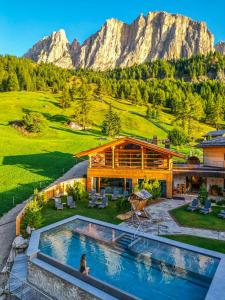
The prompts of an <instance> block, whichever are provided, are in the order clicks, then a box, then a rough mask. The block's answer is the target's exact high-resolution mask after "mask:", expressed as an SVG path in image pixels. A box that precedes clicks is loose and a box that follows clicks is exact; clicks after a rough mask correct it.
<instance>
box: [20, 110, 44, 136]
mask: <svg viewBox="0 0 225 300" xmlns="http://www.w3.org/2000/svg"><path fill="white" fill-rule="evenodd" d="M23 125H24V127H25V129H26V130H27V131H29V132H35V133H38V132H42V131H43V130H44V129H45V127H46V120H45V118H44V117H43V116H42V115H41V114H39V113H36V112H28V113H26V114H25V115H24V116H23Z"/></svg>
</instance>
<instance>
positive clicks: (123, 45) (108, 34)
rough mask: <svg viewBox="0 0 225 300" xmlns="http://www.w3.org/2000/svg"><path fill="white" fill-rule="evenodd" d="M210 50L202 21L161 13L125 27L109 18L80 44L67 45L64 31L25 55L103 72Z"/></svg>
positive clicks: (210, 38)
mask: <svg viewBox="0 0 225 300" xmlns="http://www.w3.org/2000/svg"><path fill="white" fill-rule="evenodd" d="M213 50H214V37H213V35H212V34H211V33H210V32H209V30H208V29H207V27H206V24H205V23H204V22H195V21H193V20H191V19H190V18H188V17H185V16H182V15H176V14H169V13H165V12H152V13H149V14H148V15H147V16H144V15H140V16H139V17H138V18H137V19H136V20H135V21H134V22H133V23H132V24H130V25H128V24H125V23H123V22H121V21H118V20H116V19H109V20H107V21H106V23H105V24H104V25H103V26H102V27H101V29H100V30H99V31H98V32H97V33H95V34H94V35H92V36H90V37H89V38H88V39H87V40H86V41H85V42H84V43H83V45H81V46H80V45H79V43H78V42H77V41H76V40H75V41H74V42H73V43H72V44H71V45H70V44H69V43H68V40H67V38H66V35H65V32H64V31H63V30H60V31H59V32H54V33H53V34H52V35H51V36H49V37H46V38H44V39H42V40H41V41H39V42H38V43H37V44H35V45H34V46H33V48H31V49H30V50H29V51H28V52H27V53H26V54H25V56H26V57H30V58H32V59H33V60H35V61H38V62H41V61H44V62H52V63H55V64H57V65H58V66H61V67H65V68H69V67H75V68H77V67H82V68H92V69H95V70H105V69H109V68H114V67H118V66H120V67H126V66H131V65H133V64H140V63H143V62H146V61H152V60H155V59H158V58H162V59H179V58H182V57H190V56H192V55H196V54H207V53H209V52H210V51H213Z"/></svg>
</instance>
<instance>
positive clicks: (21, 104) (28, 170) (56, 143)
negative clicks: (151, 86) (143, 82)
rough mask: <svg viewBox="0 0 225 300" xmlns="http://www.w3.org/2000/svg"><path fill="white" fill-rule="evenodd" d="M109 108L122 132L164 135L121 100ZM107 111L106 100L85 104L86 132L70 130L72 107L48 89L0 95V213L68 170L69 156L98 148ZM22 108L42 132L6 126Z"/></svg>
mask: <svg viewBox="0 0 225 300" xmlns="http://www.w3.org/2000/svg"><path fill="white" fill-rule="evenodd" d="M117 105H118V107H117V108H115V110H116V111H117V112H118V113H119V114H120V117H121V120H122V127H123V132H122V134H124V135H135V136H139V137H148V138H150V137H152V136H153V135H158V136H159V137H160V138H164V137H166V133H165V132H164V131H162V130H161V129H159V128H158V127H156V126H154V125H153V124H151V123H149V122H148V121H147V120H146V119H145V118H143V117H142V116H139V115H137V114H136V111H137V110H138V108H137V107H135V106H132V105H129V104H127V103H125V102H124V104H123V107H122V110H120V108H119V107H120V105H122V104H120V103H117ZM107 109H108V105H107V103H104V102H100V101H92V102H91V113H90V120H91V121H92V123H93V126H92V129H91V130H90V131H85V132H83V131H82V132H80V131H73V130H71V129H70V128H69V127H67V125H66V122H67V120H68V119H69V118H70V116H71V115H72V114H73V108H69V109H66V110H63V109H62V108H60V107H59V106H58V96H57V95H53V94H50V93H41V92H39V93H37V92H7V93H0V136H1V147H0V215H1V214H3V213H5V212H7V211H8V210H9V209H10V208H12V207H13V203H14V204H16V203H20V202H21V201H23V200H25V199H26V198H28V197H29V195H30V194H31V193H32V192H33V190H34V188H41V187H44V186H46V185H48V184H49V183H50V182H52V181H53V180H54V179H56V178H58V177H59V176H61V175H62V174H63V173H64V172H65V171H67V170H68V169H69V168H71V167H72V166H73V165H74V164H75V163H76V160H75V158H73V156H72V154H74V153H76V152H79V151H81V150H84V149H88V148H91V147H95V146H98V145H100V144H102V143H105V142H107V141H101V140H100V139H99V138H100V137H101V130H100V129H101V128H100V125H101V123H102V121H103V118H104V114H105V112H106V111H107ZM26 111H37V112H40V113H42V114H43V115H44V116H45V118H46V119H47V123H48V129H47V130H46V132H44V133H43V134H42V135H36V136H25V135H23V134H22V133H20V132H18V131H17V130H16V129H14V128H13V127H12V126H11V125H9V122H10V121H13V120H20V119H21V118H22V116H23V114H24V113H25V112H26Z"/></svg>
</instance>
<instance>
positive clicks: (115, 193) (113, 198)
mask: <svg viewBox="0 0 225 300" xmlns="http://www.w3.org/2000/svg"><path fill="white" fill-rule="evenodd" d="M118 198H119V191H118V190H114V191H113V195H112V200H117V199H118Z"/></svg>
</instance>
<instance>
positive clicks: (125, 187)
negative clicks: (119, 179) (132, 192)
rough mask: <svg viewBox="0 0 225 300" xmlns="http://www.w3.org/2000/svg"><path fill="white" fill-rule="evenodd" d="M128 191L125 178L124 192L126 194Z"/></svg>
mask: <svg viewBox="0 0 225 300" xmlns="http://www.w3.org/2000/svg"><path fill="white" fill-rule="evenodd" d="M126 190H127V179H126V178H124V192H126Z"/></svg>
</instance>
